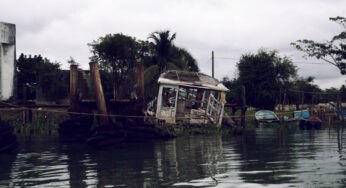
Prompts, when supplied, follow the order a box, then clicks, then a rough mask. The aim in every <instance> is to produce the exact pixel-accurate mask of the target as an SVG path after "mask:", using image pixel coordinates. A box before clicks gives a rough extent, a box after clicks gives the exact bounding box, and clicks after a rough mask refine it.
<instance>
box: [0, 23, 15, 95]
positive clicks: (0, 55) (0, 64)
mask: <svg viewBox="0 0 346 188" xmlns="http://www.w3.org/2000/svg"><path fill="white" fill-rule="evenodd" d="M15 61H16V26H15V25H14V24H10V23H4V22H0V100H7V99H9V98H10V97H11V96H12V93H13V77H14V66H15Z"/></svg>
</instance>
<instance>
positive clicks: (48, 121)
mask: <svg viewBox="0 0 346 188" xmlns="http://www.w3.org/2000/svg"><path fill="white" fill-rule="evenodd" d="M59 110H61V109H59ZM28 114H29V113H28V112H27V113H26V116H27V121H26V122H25V123H24V113H23V110H21V109H8V110H6V111H5V110H2V111H0V117H1V119H2V120H4V121H7V122H9V123H10V124H11V125H12V126H13V128H14V132H15V133H16V134H19V135H23V136H27V135H57V134H58V126H59V124H60V123H61V122H62V121H64V120H66V119H68V118H69V115H68V114H64V113H53V112H45V111H32V118H31V119H32V120H31V121H29V120H28V119H29V118H28Z"/></svg>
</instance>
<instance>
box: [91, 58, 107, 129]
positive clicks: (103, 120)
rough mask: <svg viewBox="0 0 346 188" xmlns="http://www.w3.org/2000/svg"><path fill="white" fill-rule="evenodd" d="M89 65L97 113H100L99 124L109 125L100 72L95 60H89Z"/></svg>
mask: <svg viewBox="0 0 346 188" xmlns="http://www.w3.org/2000/svg"><path fill="white" fill-rule="evenodd" d="M89 65H90V71H91V77H92V80H93V82H94V89H95V92H96V102H97V107H98V112H99V114H101V115H102V116H101V117H100V124H101V126H105V125H109V119H108V116H107V108H106V102H105V98H104V95H103V89H102V85H101V78H100V72H99V68H98V65H97V62H90V63H89Z"/></svg>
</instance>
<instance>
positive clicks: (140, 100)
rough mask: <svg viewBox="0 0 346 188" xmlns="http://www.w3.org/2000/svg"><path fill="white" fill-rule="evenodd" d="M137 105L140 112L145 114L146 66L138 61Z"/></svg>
mask: <svg viewBox="0 0 346 188" xmlns="http://www.w3.org/2000/svg"><path fill="white" fill-rule="evenodd" d="M137 105H138V106H139V112H140V113H144V65H143V63H142V62H141V60H140V59H137Z"/></svg>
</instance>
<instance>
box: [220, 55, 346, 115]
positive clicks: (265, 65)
mask: <svg viewBox="0 0 346 188" xmlns="http://www.w3.org/2000/svg"><path fill="white" fill-rule="evenodd" d="M237 68H238V72H239V73H238V77H237V78H235V79H233V80H230V79H229V78H227V77H225V78H223V81H222V82H223V83H224V85H225V86H226V87H228V88H231V92H230V93H228V94H227V101H229V102H231V103H240V101H241V96H240V93H241V87H242V86H245V88H246V103H247V104H248V105H250V106H253V107H255V108H257V109H268V110H273V109H274V107H275V106H276V105H277V104H283V103H285V104H295V105H296V106H297V107H298V106H299V104H302V103H308V104H316V103H321V102H323V103H326V102H330V101H336V99H337V98H338V97H339V96H341V97H342V100H343V101H344V100H345V96H346V95H345V94H346V88H345V86H344V85H343V86H342V87H341V88H340V89H337V88H329V89H326V90H325V91H323V90H322V89H320V88H319V87H318V86H317V85H315V84H314V78H313V77H307V78H303V77H299V76H298V75H297V68H296V66H294V65H293V62H292V61H291V60H290V59H289V58H288V57H280V56H279V54H278V52H277V51H266V50H263V49H261V50H259V51H258V52H257V53H256V54H244V55H242V56H241V58H240V60H239V63H238V64H237ZM302 92H305V93H304V94H303V93H302Z"/></svg>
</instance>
